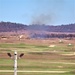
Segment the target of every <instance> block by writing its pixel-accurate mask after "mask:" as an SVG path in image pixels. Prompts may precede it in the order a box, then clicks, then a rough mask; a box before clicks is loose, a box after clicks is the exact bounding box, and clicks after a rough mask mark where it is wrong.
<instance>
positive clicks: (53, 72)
mask: <svg viewBox="0 0 75 75" xmlns="http://www.w3.org/2000/svg"><path fill="white" fill-rule="evenodd" d="M0 72H14V71H13V70H0ZM17 72H28V73H29V72H31V73H65V72H68V71H25V70H18V71H17Z"/></svg>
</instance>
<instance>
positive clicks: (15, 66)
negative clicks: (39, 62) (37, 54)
mask: <svg viewBox="0 0 75 75" xmlns="http://www.w3.org/2000/svg"><path fill="white" fill-rule="evenodd" d="M7 54H8V56H9V57H11V58H12V55H11V54H10V53H7ZM23 55H24V53H21V54H20V55H19V58H21V57H22V56H23ZM17 59H18V55H17V51H15V52H14V75H17Z"/></svg>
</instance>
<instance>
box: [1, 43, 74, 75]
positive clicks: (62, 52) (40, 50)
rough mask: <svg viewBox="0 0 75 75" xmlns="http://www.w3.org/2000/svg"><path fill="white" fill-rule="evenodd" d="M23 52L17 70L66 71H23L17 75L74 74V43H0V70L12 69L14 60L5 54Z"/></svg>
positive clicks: (7, 74) (3, 74) (10, 74)
mask: <svg viewBox="0 0 75 75" xmlns="http://www.w3.org/2000/svg"><path fill="white" fill-rule="evenodd" d="M15 50H16V51H17V52H18V56H19V54H20V53H24V56H23V57H22V58H21V59H18V70H24V71H58V72H59V71H66V72H65V73H56V72H55V73H39V72H37V73H32V72H31V73H25V72H23V73H22V72H21V73H20V72H19V73H18V75H74V74H75V43H73V44H72V45H68V43H59V42H58V43H55V46H54V47H50V45H42V44H41V45H39V44H38V45H34V44H26V43H0V70H13V69H14V68H13V64H14V60H13V59H10V57H8V56H7V53H8V52H10V53H11V54H12V55H13V54H14V51H15ZM0 75H13V73H3V72H0Z"/></svg>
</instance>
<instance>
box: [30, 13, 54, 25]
mask: <svg viewBox="0 0 75 75" xmlns="http://www.w3.org/2000/svg"><path fill="white" fill-rule="evenodd" d="M52 19H53V16H52V15H50V14H40V15H37V16H36V15H35V16H34V17H33V19H32V23H31V24H34V25H43V24H49V23H51V22H52Z"/></svg>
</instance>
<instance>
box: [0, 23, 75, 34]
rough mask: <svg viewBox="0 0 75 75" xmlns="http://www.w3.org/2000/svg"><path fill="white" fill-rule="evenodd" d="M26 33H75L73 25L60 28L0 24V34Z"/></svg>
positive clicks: (74, 25)
mask: <svg viewBox="0 0 75 75" xmlns="http://www.w3.org/2000/svg"><path fill="white" fill-rule="evenodd" d="M21 30H23V31H24V30H25V31H26V30H27V31H47V32H71V33H74V32H75V23H74V24H68V25H60V26H52V25H51V26H50V25H24V24H19V23H11V22H0V32H16V31H21Z"/></svg>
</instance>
